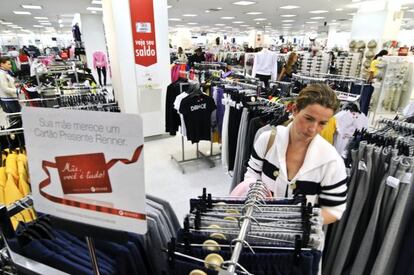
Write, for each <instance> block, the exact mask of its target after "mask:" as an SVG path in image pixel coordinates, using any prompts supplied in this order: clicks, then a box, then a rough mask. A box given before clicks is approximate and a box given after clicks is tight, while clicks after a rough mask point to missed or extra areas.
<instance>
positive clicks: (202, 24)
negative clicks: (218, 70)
mask: <svg viewBox="0 0 414 275" xmlns="http://www.w3.org/2000/svg"><path fill="white" fill-rule="evenodd" d="M236 1H239V0H226V1H223V0H209V1H200V0H168V4H169V5H170V6H171V7H170V8H169V18H170V21H169V25H170V27H172V30H173V29H174V28H176V27H177V28H178V27H190V28H192V29H193V30H194V31H201V32H220V31H221V32H226V33H233V34H236V33H239V34H240V33H243V32H247V31H248V30H249V29H251V28H260V29H262V30H266V31H267V32H269V33H274V34H276V33H278V34H283V33H284V34H286V33H290V34H299V33H302V32H304V31H312V30H315V31H317V30H319V31H320V30H321V29H323V28H322V27H323V25H324V22H326V23H327V25H337V29H338V30H339V31H350V29H351V23H352V18H353V15H354V13H355V12H356V11H357V9H358V6H357V5H358V3H356V2H360V1H358V0H353V1H352V0H252V1H249V2H255V3H254V4H252V5H247V6H240V5H234V4H233V3H234V2H236ZM286 6H288V7H286ZM289 6H290V7H289ZM294 6H296V7H294ZM282 7H285V8H282ZM289 8H290V9H289ZM403 8H404V9H405V11H406V13H405V18H409V19H413V18H414V1H413V0H406V1H404V5H403ZM249 12H260V13H261V14H255V15H252V14H248V13H249ZM185 15H194V16H192V17H189V16H185ZM226 17H228V18H226ZM172 20H175V21H172ZM259 20H262V21H259ZM410 22H411V24H412V25H411V27H412V28H414V22H413V21H412V20H411V21H409V23H408V24H410ZM325 30H327V28H325Z"/></svg>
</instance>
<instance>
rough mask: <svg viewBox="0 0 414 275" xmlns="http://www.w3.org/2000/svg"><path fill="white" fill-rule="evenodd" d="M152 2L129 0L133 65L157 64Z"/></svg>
mask: <svg viewBox="0 0 414 275" xmlns="http://www.w3.org/2000/svg"><path fill="white" fill-rule="evenodd" d="M152 1H153V0H129V8H130V11H131V24H132V40H133V43H134V54H135V64H137V65H142V66H145V67H148V66H151V65H153V64H156V63H157V43H156V39H155V24H154V5H153V2H152Z"/></svg>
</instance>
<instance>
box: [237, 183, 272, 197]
mask: <svg viewBox="0 0 414 275" xmlns="http://www.w3.org/2000/svg"><path fill="white" fill-rule="evenodd" d="M255 181H256V179H245V180H244V181H242V182H240V183H239V185H237V186H236V188H234V189H233V191H231V193H230V197H246V196H247V193H248V192H249V190H250V184H252V183H254V182H255ZM266 197H267V198H271V197H272V193H270V191H269V190H268V192H267V193H266Z"/></svg>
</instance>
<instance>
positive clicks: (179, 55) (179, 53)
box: [177, 47, 188, 63]
mask: <svg viewBox="0 0 414 275" xmlns="http://www.w3.org/2000/svg"><path fill="white" fill-rule="evenodd" d="M177 61H178V62H182V63H187V61H188V60H187V55H186V54H185V53H184V51H183V48H181V47H178V51H177Z"/></svg>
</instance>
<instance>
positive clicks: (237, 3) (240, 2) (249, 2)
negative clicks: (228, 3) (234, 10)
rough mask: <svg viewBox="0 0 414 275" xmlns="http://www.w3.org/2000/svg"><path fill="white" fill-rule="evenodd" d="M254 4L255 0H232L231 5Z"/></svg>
mask: <svg viewBox="0 0 414 275" xmlns="http://www.w3.org/2000/svg"><path fill="white" fill-rule="evenodd" d="M253 4H256V2H253V1H237V2H233V5H239V6H249V5H253Z"/></svg>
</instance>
